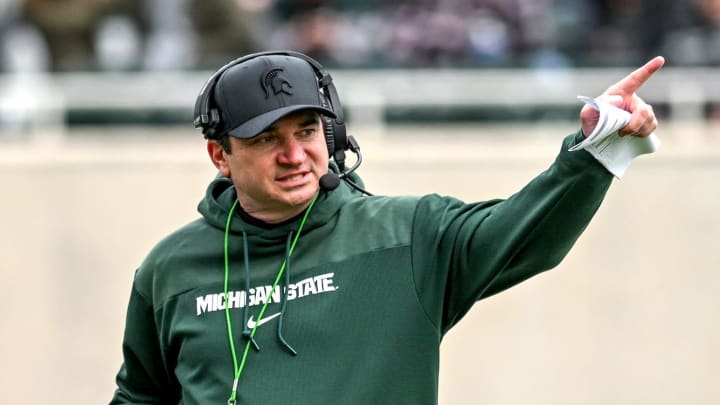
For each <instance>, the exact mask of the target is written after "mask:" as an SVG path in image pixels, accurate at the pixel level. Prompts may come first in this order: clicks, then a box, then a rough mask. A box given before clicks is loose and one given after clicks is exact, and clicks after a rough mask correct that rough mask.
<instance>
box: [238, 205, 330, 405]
mask: <svg viewBox="0 0 720 405" xmlns="http://www.w3.org/2000/svg"><path fill="white" fill-rule="evenodd" d="M317 197H318V196H317V195H315V197H314V198H313V199H312V201H311V202H310V205H309V206H308V208H307V210H305V215H303V218H302V221H300V226H299V227H298V230H297V233H296V234H295V239H293V241H292V245H291V246H290V251H289V252H288V256H291V255H292V252H293V250H295V244H296V243H297V241H298V238H299V237H300V232H302V229H303V226H305V221H306V220H307V218H308V215H310V210H312V207H313V205H315V200H317ZM237 206H238V200H235V203H234V204H233V206H232V207H231V208H230V213H229V214H228V219H227V223H226V225H225V289H224V296H225V321H226V322H227V332H228V342H229V343H230V353H231V354H232V359H233V370H234V371H235V373H234V374H235V378H234V380H233V386H232V391H231V393H230V398H229V399H228V402H227V403H228V405H235V404H236V403H237V390H238V384H239V383H240V376H241V375H242V372H243V369H245V362H246V360H247V356H248V353H249V352H250V343H252V339H253V338H254V337H255V331H256V330H257V327H258V326H259V325H260V320H261V319H262V317H263V315H264V314H265V309H267V306H268V304H269V303H270V300H269V299H267V300H265V304H263V306H262V308H261V309H260V313H259V314H258V317H257V321H256V322H255V326H253V328H252V331H251V332H250V338H249V339H248V341H247V343H246V344H245V350H244V351H243V355H242V359H241V360H240V365H239V366H238V359H237V353H236V351H235V342H234V340H233V332H232V322H231V321H230V306H229V305H227V302H228V284H229V280H230V257H229V254H228V250H229V249H228V246H229V245H230V243H229V241H230V223H231V222H232V218H233V214H234V213H235V209H236V208H237ZM286 264H287V258H286V259H283V262H282V265H281V266H280V270H278V274H277V276H276V277H275V281H274V282H273V285H272V289H271V290H270V294H269V296H272V295H273V294H274V293H275V289H276V288H277V286H278V283H279V282H280V278H281V277H282V275H283V273H284V272H285V265H286ZM245 293H246V294H247V291H246V292H245ZM246 305H247V304H246Z"/></svg>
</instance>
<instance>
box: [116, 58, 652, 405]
mask: <svg viewBox="0 0 720 405" xmlns="http://www.w3.org/2000/svg"><path fill="white" fill-rule="evenodd" d="M663 63H664V60H663V59H662V58H661V57H658V58H655V59H653V60H651V61H650V62H648V63H647V64H646V65H645V66H643V67H642V68H640V69H638V70H636V71H635V72H633V73H632V74H630V75H629V76H628V77H626V78H625V79H623V80H621V81H620V82H618V83H617V84H615V85H613V86H611V87H609V88H608V89H607V91H605V93H604V94H603V95H602V96H601V98H602V99H604V100H606V101H608V102H610V103H612V104H614V105H616V106H619V107H621V108H623V109H625V110H627V111H630V112H631V118H630V120H629V122H628V124H627V125H626V126H625V127H624V128H622V129H621V131H619V132H620V133H621V134H623V135H632V136H640V137H645V136H648V135H649V134H650V133H652V132H653V131H654V130H655V128H656V127H657V121H656V119H655V116H654V114H653V111H652V108H650V106H649V105H647V104H646V103H644V102H643V101H642V100H641V99H640V98H639V97H638V96H637V95H636V94H635V92H636V90H637V89H638V88H639V87H640V86H641V85H642V84H643V83H644V82H645V81H646V80H648V78H649V77H650V76H651V75H652V74H653V73H654V72H655V71H657V70H658V69H660V67H661V66H662V65H663ZM580 118H581V130H580V131H578V132H577V133H576V134H573V135H570V136H568V137H567V138H565V140H564V142H563V145H562V148H561V151H560V153H559V155H558V157H557V159H556V160H555V162H554V163H553V164H552V165H551V166H550V168H549V169H547V170H546V171H545V172H543V173H541V174H540V175H539V176H538V177H536V178H535V179H534V180H532V181H531V182H530V183H529V184H528V185H527V186H526V187H524V188H523V189H522V190H520V191H519V192H518V193H516V194H514V195H513V196H511V197H510V198H508V199H506V200H492V201H486V202H479V203H464V202H461V201H459V200H457V199H454V198H448V197H441V196H438V195H427V196H419V197H385V196H367V195H364V193H363V192H361V191H358V190H361V189H362V182H361V181H360V179H359V177H358V176H357V175H356V174H355V173H352V170H353V169H354V168H355V167H356V165H355V166H354V167H353V168H351V169H345V168H344V162H343V160H344V155H343V154H342V153H341V152H342V151H343V150H345V149H350V150H356V149H357V148H356V145H355V144H354V140H352V139H351V138H347V139H343V138H345V135H344V132H343V131H344V124H343V120H342V110H341V108H340V105H339V100H338V99H337V94H336V92H335V89H334V87H333V86H332V82H331V80H330V78H329V76H328V75H327V74H326V73H325V72H324V70H323V69H322V67H321V66H319V65H318V64H317V63H316V62H315V61H313V60H311V59H309V58H307V57H305V56H304V55H301V54H296V53H292V52H277V53H264V54H256V55H250V56H248V57H244V58H241V59H239V60H236V61H233V62H231V63H230V64H228V65H226V66H225V67H223V68H222V69H220V70H219V71H218V72H217V73H216V74H215V75H213V77H211V78H210V80H208V82H207V83H206V85H205V86H204V87H203V89H202V91H201V93H200V95H199V97H198V101H197V104H196V125H197V126H200V127H201V128H202V130H203V133H204V134H205V136H206V137H207V138H208V144H207V150H208V153H209V156H210V159H211V160H212V162H213V164H214V165H215V167H217V169H218V171H219V176H218V177H217V178H216V179H215V180H214V181H213V182H212V183H211V184H210V186H209V187H208V190H207V193H206V196H205V198H204V199H203V200H202V201H201V202H200V205H199V211H200V213H201V214H202V218H201V219H198V220H196V221H194V222H192V223H190V224H188V225H186V226H184V227H182V228H180V229H179V230H177V231H176V232H174V233H172V234H171V235H169V236H168V237H166V238H165V239H164V240H163V241H161V242H160V243H159V244H158V245H157V246H156V247H155V248H154V249H153V250H152V252H151V253H150V254H149V255H148V257H147V258H146V259H145V261H144V262H143V263H142V265H141V266H140V268H139V269H138V270H137V273H136V275H135V280H134V284H133V289H132V292H131V296H130V303H129V308H128V314H127V325H126V330H125V337H124V343H123V354H124V363H123V365H122V367H121V369H120V372H119V373H118V376H117V385H118V388H117V391H116V392H115V396H114V398H113V400H112V402H111V403H112V404H125V403H133V404H138V403H142V404H179V403H182V404H203V405H204V404H220V403H225V402H227V403H230V404H236V403H237V404H435V403H437V387H438V365H439V347H440V343H441V341H442V338H443V336H444V335H445V333H447V332H448V330H449V329H450V328H451V327H453V326H454V325H455V324H456V323H457V322H458V321H459V320H460V319H461V318H462V317H463V316H464V314H465V313H467V311H468V310H469V309H470V308H471V307H472V305H473V303H474V302H475V301H477V300H480V299H482V298H485V297H488V296H490V295H493V294H495V293H498V292H500V291H502V290H504V289H506V288H509V287H511V286H513V285H515V284H517V283H519V282H521V281H523V280H525V279H527V278H529V277H531V276H533V275H536V274H538V273H540V272H542V271H545V270H548V269H550V268H553V267H555V266H556V265H557V264H558V263H559V262H560V261H561V260H562V258H563V257H564V256H565V254H566V253H567V252H568V251H569V249H570V248H571V246H572V245H573V243H574V242H575V240H576V239H577V238H578V237H579V235H580V234H581V232H582V231H583V229H585V227H586V226H587V224H588V222H589V221H590V219H591V218H592V216H593V215H594V213H595V212H596V210H597V209H598V207H599V205H600V203H601V201H602V199H603V197H604V195H605V193H606V191H607V189H608V187H609V185H610V183H611V180H612V175H611V174H610V173H609V172H608V171H607V170H606V169H605V168H604V167H603V166H602V165H601V164H600V163H599V162H598V160H596V159H595V158H594V157H593V156H592V155H591V154H590V153H588V152H586V151H584V150H580V151H574V152H570V151H568V149H569V148H570V147H572V146H573V145H575V144H577V143H578V142H580V141H581V140H583V139H584V136H586V135H588V134H590V133H591V132H592V130H593V127H594V126H595V124H596V123H597V120H598V113H597V112H596V111H595V110H593V109H591V108H589V107H585V108H583V109H582V111H581V113H580ZM329 155H331V156H333V160H332V161H329V158H328V156H329ZM328 173H329V174H328ZM339 179H342V181H339ZM321 185H322V186H321Z"/></svg>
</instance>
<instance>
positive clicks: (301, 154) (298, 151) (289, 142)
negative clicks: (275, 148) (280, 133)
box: [278, 136, 306, 165]
mask: <svg viewBox="0 0 720 405" xmlns="http://www.w3.org/2000/svg"><path fill="white" fill-rule="evenodd" d="M305 156H306V155H305V149H304V148H303V145H302V144H301V143H300V142H298V141H297V139H295V137H292V136H290V137H288V138H286V139H285V142H283V144H282V150H281V151H280V154H279V155H278V161H279V162H280V163H282V164H289V165H297V164H300V163H302V162H303V161H304V160H305Z"/></svg>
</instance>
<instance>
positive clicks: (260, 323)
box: [247, 312, 280, 329]
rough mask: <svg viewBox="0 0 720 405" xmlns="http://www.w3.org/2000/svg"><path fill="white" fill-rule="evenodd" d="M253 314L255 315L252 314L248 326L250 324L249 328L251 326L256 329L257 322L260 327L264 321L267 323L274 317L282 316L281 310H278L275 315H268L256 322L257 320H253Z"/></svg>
mask: <svg viewBox="0 0 720 405" xmlns="http://www.w3.org/2000/svg"><path fill="white" fill-rule="evenodd" d="M253 316H254V315H252V316H250V319H248V323H247V326H248V328H250V329H255V324H257V326H258V327H260V326H261V325H263V324H264V323H267V322H270V321H272V320H273V318H277V317H278V316H280V312H278V313H277V314H273V315H270V316H268V317H265V318H262V319H260V322H255V321H254V320H253Z"/></svg>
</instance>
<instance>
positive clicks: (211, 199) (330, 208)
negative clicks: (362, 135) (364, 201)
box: [198, 166, 363, 243]
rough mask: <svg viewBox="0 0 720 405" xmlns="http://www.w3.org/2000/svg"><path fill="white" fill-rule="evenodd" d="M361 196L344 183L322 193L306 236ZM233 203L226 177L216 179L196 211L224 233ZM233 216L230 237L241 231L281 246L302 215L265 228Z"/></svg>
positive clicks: (354, 177)
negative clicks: (279, 243) (351, 200)
mask: <svg viewBox="0 0 720 405" xmlns="http://www.w3.org/2000/svg"><path fill="white" fill-rule="evenodd" d="M331 170H333V171H336V170H337V169H336V168H335V167H334V166H331ZM350 178H351V180H352V181H353V182H355V183H357V184H360V185H361V186H362V185H363V182H362V180H361V179H360V177H359V176H357V175H356V174H355V173H353V174H351V175H350ZM361 196H362V195H361V194H360V193H359V192H357V191H355V190H354V189H353V188H351V187H350V186H348V185H347V184H346V183H345V182H343V181H341V182H340V186H339V187H338V188H336V189H335V190H332V191H324V190H321V191H320V195H319V196H318V199H317V202H316V203H315V207H314V208H313V212H312V215H310V217H309V218H308V220H307V223H306V224H305V230H306V231H305V232H307V231H309V230H312V229H313V228H316V227H318V226H322V225H324V224H326V223H327V222H328V220H329V219H330V218H331V217H332V216H333V215H334V214H335V213H336V212H337V211H338V210H340V209H341V208H342V205H343V204H344V203H345V202H347V200H349V199H353V198H360V197H361ZM236 199H237V193H236V191H235V187H234V186H233V183H232V181H231V180H230V179H229V178H228V177H224V176H220V175H218V176H217V177H216V178H215V179H214V180H213V181H212V182H211V183H210V184H209V185H208V188H207V191H206V193H205V197H204V198H203V199H202V201H200V203H199V205H198V211H199V212H200V214H201V215H202V216H203V218H205V220H206V221H207V222H208V223H209V224H210V225H212V226H213V227H215V228H219V229H223V230H224V229H225V225H226V223H227V216H228V214H229V213H230V209H231V207H232V205H233V203H234V202H235V200H236ZM234 216H235V217H234V218H233V221H232V224H231V227H230V232H231V233H234V234H240V233H242V232H243V231H244V232H246V233H247V234H248V235H250V236H260V237H261V238H263V239H272V240H278V241H282V243H284V240H285V237H286V236H287V234H288V232H290V231H295V230H296V228H297V222H298V220H299V219H300V218H301V217H302V214H300V215H299V216H297V217H295V218H292V219H290V220H288V221H285V222H282V223H279V224H265V223H264V222H262V221H258V220H257V219H255V218H252V217H250V218H248V217H249V215H248V214H244V215H243V214H240V213H238V212H237V211H236V212H235V214H234ZM268 225H270V226H268Z"/></svg>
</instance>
